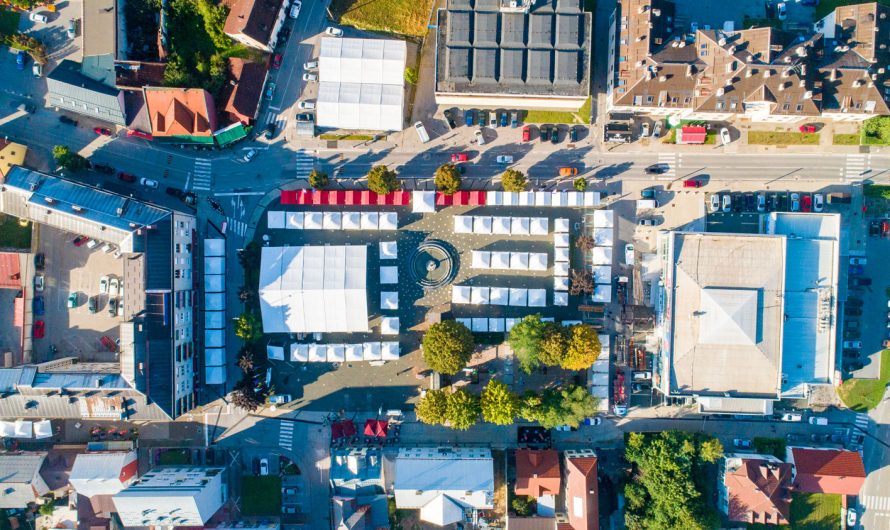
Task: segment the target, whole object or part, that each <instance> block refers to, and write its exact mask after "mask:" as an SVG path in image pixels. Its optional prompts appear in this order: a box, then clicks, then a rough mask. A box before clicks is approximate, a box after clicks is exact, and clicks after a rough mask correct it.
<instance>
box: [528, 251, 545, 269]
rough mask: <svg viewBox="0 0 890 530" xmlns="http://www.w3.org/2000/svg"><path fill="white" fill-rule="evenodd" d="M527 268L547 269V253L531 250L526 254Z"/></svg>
mask: <svg viewBox="0 0 890 530" xmlns="http://www.w3.org/2000/svg"><path fill="white" fill-rule="evenodd" d="M528 270H531V271H546V270H547V254H545V253H543V252H531V253H529V255H528Z"/></svg>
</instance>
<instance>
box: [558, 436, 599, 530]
mask: <svg viewBox="0 0 890 530" xmlns="http://www.w3.org/2000/svg"><path fill="white" fill-rule="evenodd" d="M563 456H564V458H565V463H564V466H563V467H564V472H565V511H566V515H567V517H568V520H569V522H568V525H569V528H570V529H571V530H599V527H600V526H599V483H598V482H597V456H596V453H595V452H594V451H592V450H590V449H583V450H570V451H565V452H564V453H563ZM569 528H567V529H565V530H569ZM560 530H562V529H560Z"/></svg>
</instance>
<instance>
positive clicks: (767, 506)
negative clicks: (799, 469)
mask: <svg viewBox="0 0 890 530" xmlns="http://www.w3.org/2000/svg"><path fill="white" fill-rule="evenodd" d="M739 456H741V455H727V456H726V458H725V460H724V465H725V473H724V475H723V485H724V487H725V488H726V496H727V499H726V500H727V506H728V513H727V516H728V518H729V520H730V521H734V522H740V523H761V524H773V525H776V524H784V525H787V524H788V520H789V516H790V512H791V493H790V489H791V464H784V463H782V462H780V461H778V460H777V459H776V458H774V457H759V456H758V455H750V456H749V455H745V456H743V457H741V458H739Z"/></svg>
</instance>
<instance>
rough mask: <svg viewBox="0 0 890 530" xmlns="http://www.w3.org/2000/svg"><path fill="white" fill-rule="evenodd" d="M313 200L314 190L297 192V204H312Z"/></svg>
mask: <svg viewBox="0 0 890 530" xmlns="http://www.w3.org/2000/svg"><path fill="white" fill-rule="evenodd" d="M311 202H312V192H311V191H310V190H300V191H298V192H297V204H310V203H311Z"/></svg>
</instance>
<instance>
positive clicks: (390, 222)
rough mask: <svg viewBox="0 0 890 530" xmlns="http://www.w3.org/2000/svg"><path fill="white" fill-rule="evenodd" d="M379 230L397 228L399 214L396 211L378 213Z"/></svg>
mask: <svg viewBox="0 0 890 530" xmlns="http://www.w3.org/2000/svg"><path fill="white" fill-rule="evenodd" d="M379 228H380V230H398V228H399V214H397V213H396V212H383V213H381V214H380V226H379Z"/></svg>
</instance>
